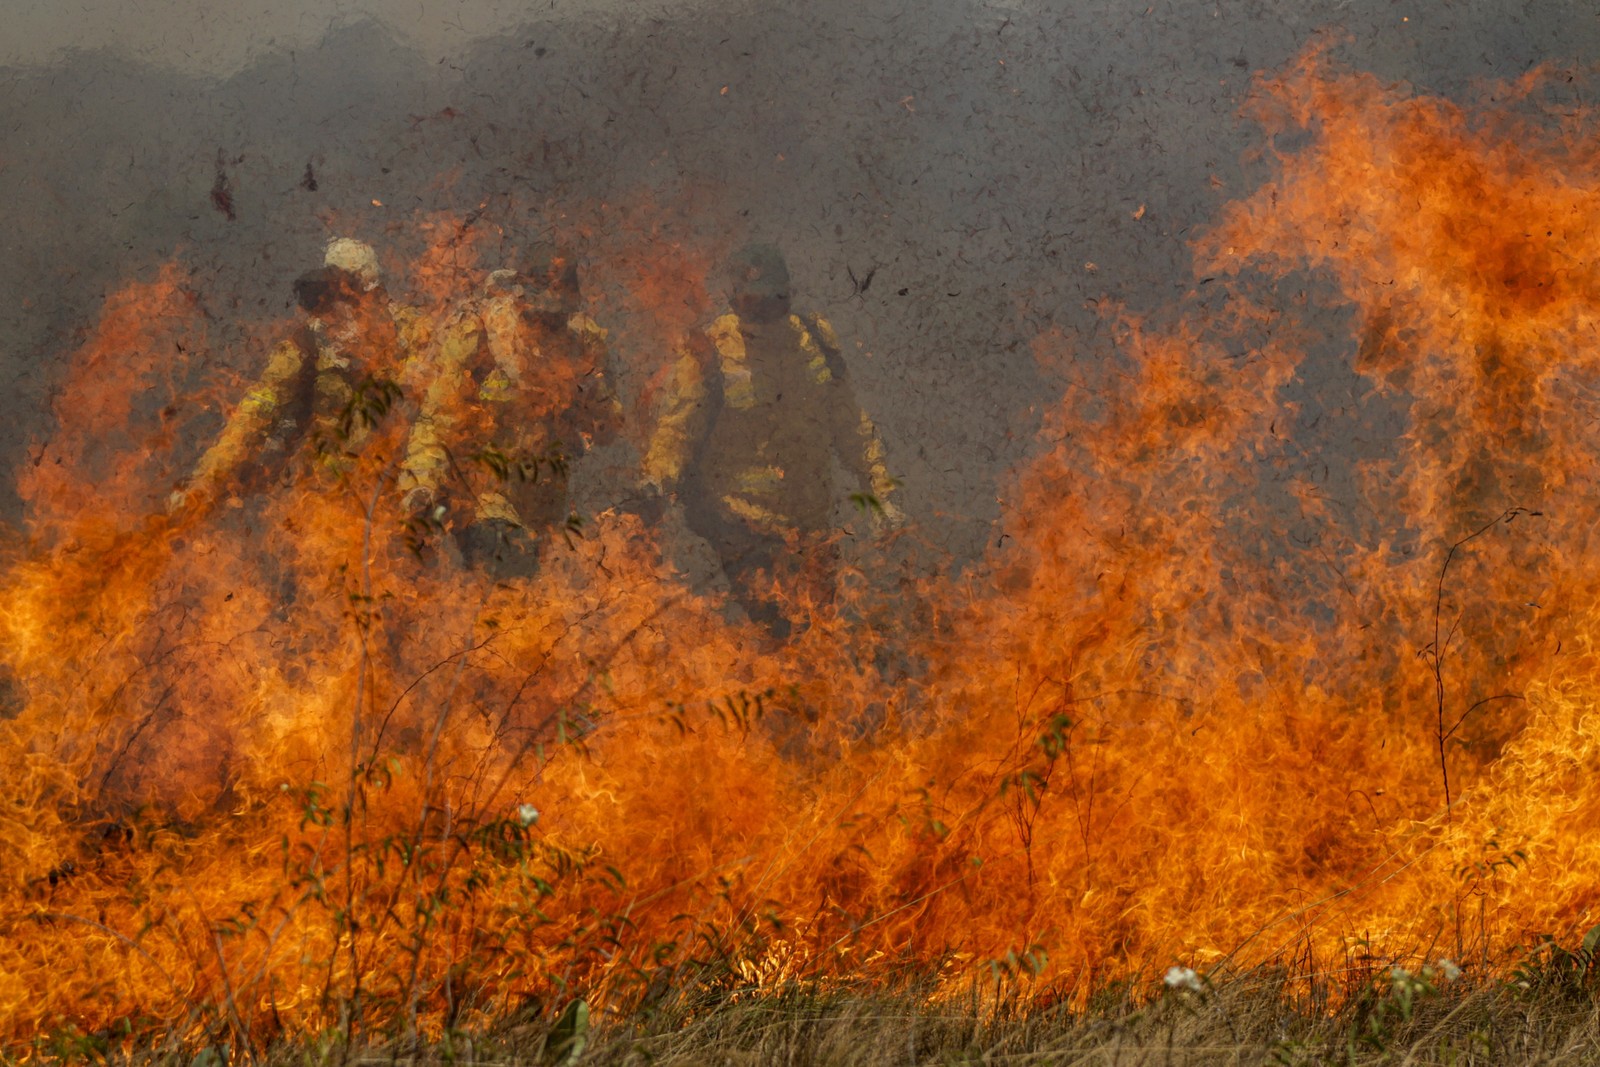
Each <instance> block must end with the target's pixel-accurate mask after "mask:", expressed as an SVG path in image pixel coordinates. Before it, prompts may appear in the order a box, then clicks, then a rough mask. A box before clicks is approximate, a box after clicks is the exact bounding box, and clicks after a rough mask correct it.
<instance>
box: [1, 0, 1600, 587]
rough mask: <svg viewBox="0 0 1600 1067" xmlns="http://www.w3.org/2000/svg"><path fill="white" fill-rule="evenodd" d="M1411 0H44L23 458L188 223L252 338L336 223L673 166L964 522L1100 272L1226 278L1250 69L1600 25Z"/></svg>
mask: <svg viewBox="0 0 1600 1067" xmlns="http://www.w3.org/2000/svg"><path fill="white" fill-rule="evenodd" d="M97 6H98V8H99V10H96V7H97ZM1411 6H1412V7H1414V10H1408V9H1407V5H1403V4H1396V3H1393V2H1391V0H1319V2H1302V0H1283V2H1276V0H1274V2H1266V0H1256V2H1248V3H1197V2H1194V0H1150V2H1147V0H1133V2H1120V0H1119V2H1106V0H1086V2H1073V3H1045V2H1039V0H1013V2H1002V0H989V2H977V0H973V2H965V3H951V2H945V3H938V4H933V3H928V2H926V0H817V2H811V3H805V4H793V5H782V4H765V3H758V4H717V5H704V6H674V7H667V6H661V7H656V8H649V9H645V8H640V7H639V6H638V5H632V4H622V3H588V4H585V5H581V6H580V5H573V4H565V5H559V4H554V3H552V4H550V5H548V6H541V5H524V4H511V3H496V2H493V0H480V2H478V3H464V4H455V3H452V4H435V3H428V2H423V3H418V2H410V3H403V2H400V0H393V2H386V3H381V4H371V5H367V6H356V5H350V4H346V5H342V6H333V7H330V6H329V5H327V4H316V5H312V4H305V5H303V6H297V5H290V4H280V5H278V6H276V7H271V6H267V7H263V8H262V10H261V12H260V13H257V14H255V15H251V16H248V17H240V18H237V19H235V18H234V17H233V16H231V15H226V16H225V15H224V14H222V12H223V9H224V7H225V5H221V4H209V3H201V2H200V0H188V2H185V3H171V4H168V5H165V7H166V11H165V13H164V16H165V17H164V19H163V20H162V21H160V22H152V21H150V18H149V15H148V13H144V14H141V15H139V16H138V17H137V18H135V17H134V16H132V15H130V14H129V12H132V11H134V10H135V9H134V8H131V7H129V6H128V5H121V4H113V3H111V2H110V0H102V2H101V3H100V4H98V5H88V6H87V8H86V7H85V6H84V5H74V6H72V7H71V8H70V10H69V9H65V8H63V9H57V8H54V7H48V6H46V5H37V6H36V8H35V9H34V10H32V11H29V12H25V13H23V14H22V15H20V16H18V15H15V14H14V13H13V15H11V16H10V19H11V22H10V30H11V32H10V33H9V35H8V41H7V42H6V44H5V45H4V46H3V47H5V48H7V49H9V51H7V52H6V53H4V57H3V58H4V59H6V60H7V61H9V62H10V63H11V64H12V65H11V66H9V67H6V68H3V69H0V82H3V84H4V86H5V92H4V95H3V96H0V129H3V130H4V134H3V140H0V196H3V202H4V203H5V205H6V210H5V212H4V214H3V216H0V233H3V247H4V248H5V250H6V252H7V254H6V255H5V256H3V257H0V292H4V293H5V294H7V299H6V300H5V302H4V305H3V307H0V353H3V354H0V388H4V389H5V391H6V394H7V396H8V398H9V399H8V401H7V410H6V414H7V418H6V419H5V420H4V422H3V424H0V456H3V457H6V459H7V460H8V461H10V462H9V463H8V466H14V465H15V464H18V463H23V462H27V461H28V458H29V456H30V445H31V444H33V443H34V442H37V441H39V440H42V439H44V438H45V437H46V436H47V435H48V434H49V433H50V432H51V416H50V410H51V403H52V402H54V403H56V404H57V405H59V404H62V403H70V402H71V398H70V397H56V398H54V400H52V390H53V389H54V387H55V386H56V384H57V383H58V381H59V377H60V372H61V368H62V363H63V359H64V356H65V355H66V354H67V353H69V352H70V351H71V350H72V348H73V346H74V344H76V343H77V342H78V341H79V340H81V337H82V334H83V331H84V330H85V329H86V328H87V327H88V326H90V325H91V324H92V323H93V322H94V319H95V316H96V314H97V312H98V309H99V306H100V302H101V300H102V298H103V297H104V295H105V294H106V293H107V292H108V291H111V290H113V289H115V288H116V287H117V286H119V285H120V284H122V283H123V282H125V281H127V280H129V279H132V278H137V277H144V276H148V275H149V274H150V273H151V272H153V270H154V269H155V267H156V265H157V264H159V263H161V262H162V261H164V260H166V259H168V258H171V257H174V256H176V257H178V258H179V259H181V260H182V261H183V262H185V263H188V264H191V265H193V266H195V267H197V268H198V270H199V272H200V277H201V278H203V279H204V281H205V292H204V293H203V294H202V298H203V302H204V305H205V307H206V310H207V312H208V314H210V315H212V316H213V318H214V320H215V321H216V322H217V323H218V324H219V326H218V328H219V330H220V331H221V332H222V336H224V337H225V336H226V331H227V329H228V327H227V323H228V322H229V321H230V319H231V318H234V317H237V318H241V319H242V318H244V317H245V316H246V314H250V315H256V316H261V315H265V314H267V313H269V312H272V311H274V310H283V309H286V308H287V305H288V302H289V296H290V284H289V283H290V281H291V279H292V278H293V277H294V276H295V275H296V274H297V273H299V272H300V271H302V270H303V269H305V268H306V267H307V266H308V265H314V264H315V263H316V261H317V259H318V256H319V254H320V247H321V244H322V242H323V240H324V239H325V238H326V236H327V235H328V234H329V233H330V232H331V231H330V227H337V228H338V229H340V230H341V231H344V232H352V233H354V234H355V235H357V236H362V237H364V238H367V239H369V240H372V241H374V243H376V244H379V245H380V246H384V245H388V246H393V247H396V248H401V247H404V246H405V245H406V243H407V242H412V243H413V244H414V245H416V247H420V244H419V243H418V242H419V241H420V238H418V237H417V236H416V235H414V234H408V233H406V232H404V230H403V227H399V226H397V224H398V223H401V222H403V221H404V220H406V219H409V218H411V217H412V213H414V212H417V211H423V210H431V209H452V210H455V211H458V212H462V213H465V212H468V211H471V210H473V209H475V208H476V207H477V206H478V205H480V204H487V205H489V209H488V210H489V211H490V212H492V213H493V214H494V215H495V217H496V218H497V219H498V220H499V221H502V222H505V223H507V224H508V225H510V226H511V227H512V228H513V230H514V231H515V230H516V229H517V228H518V227H521V228H523V229H524V230H526V231H527V234H528V236H536V235H537V231H538V230H539V229H540V227H541V217H540V214H541V212H543V211H547V210H549V209H550V205H552V204H561V203H569V202H570V203H577V202H579V201H580V200H585V201H598V200H606V199H608V198H617V199H624V200H628V199H636V198H638V197H639V196H640V195H641V194H646V193H647V194H649V195H650V197H651V198H652V201H653V202H654V203H655V204H657V205H659V206H660V209H661V211H662V212H663V214H664V215H665V216H666V217H667V218H668V219H669V220H671V223H672V226H673V227H675V229H674V231H673V232H675V233H676V234H677V235H679V236H680V237H682V238H684V239H688V240H696V239H705V240H707V241H712V240H719V239H720V240H726V239H728V237H729V235H733V236H737V237H742V236H752V237H760V238H761V239H763V240H767V241H772V242H775V243H778V244H780V245H782V246H783V247H784V248H785V249H786V251H787V252H788V254H789V257H790V266H791V270H792V272H793V275H794V279H795V284H796V292H797V301H798V303H800V304H803V305H805V306H808V307H811V308H815V309H816V310H819V311H821V312H823V313H824V314H826V315H828V316H829V317H831V318H832V319H833V321H834V323H835V325H836V326H837V327H838V329H839V332H840V334H841V336H842V337H843V338H844V340H845V344H846V350H847V354H848V355H849V356H851V357H852V359H853V363H852V370H853V371H854V373H855V376H856V378H857V380H858V390H859V393H860V395H861V398H862V399H863V401H864V402H865V404H866V405H867V406H868V407H869V408H870V409H871V410H872V411H873V413H874V414H875V416H876V417H877V419H878V421H879V424H880V426H881V429H882V431H883V436H884V438H885V440H886V443H887V447H888V450H889V454H890V455H889V458H890V467H891V469H892V470H893V472H894V473H896V474H897V475H899V476H901V477H902V478H903V479H904V481H905V486H906V488H905V495H904V503H905V506H906V508H907V510H908V511H910V512H911V513H912V515H913V517H916V518H921V519H924V520H931V519H935V518H936V517H938V518H939V522H938V523H937V524H936V527H935V529H936V534H935V538H936V540H939V541H940V542H941V543H942V547H944V548H946V549H948V550H950V551H951V552H953V553H955V554H956V555H957V556H958V557H969V556H971V555H972V554H974V553H975V552H977V551H979V550H980V549H981V546H982V544H983V543H984V542H985V541H986V540H987V539H990V538H992V537H994V536H996V532H995V531H994V530H993V529H992V524H993V522H994V520H995V519H996V516H997V514H998V508H997V504H996V497H997V494H999V493H1001V492H1003V486H1004V479H1005V474H1006V472H1007V471H1008V470H1011V469H1014V468H1015V467H1016V466H1017V465H1018V464H1019V463H1020V462H1021V461H1023V460H1024V459H1025V458H1026V457H1027V456H1028V455H1029V454H1030V452H1031V451H1032V450H1033V449H1034V448H1035V447H1036V443H1035V439H1036V434H1037V427H1038V420H1037V411H1038V408H1039V406H1040V405H1042V404H1046V403H1049V402H1051V399H1052V391H1053V387H1052V386H1051V385H1050V384H1049V383H1048V382H1047V381H1046V380H1045V379H1044V378H1043V377H1042V376H1041V374H1040V372H1039V371H1038V369H1037V368H1036V365H1035V361H1034V357H1033V354H1032V352H1031V350H1030V344H1031V342H1032V341H1033V340H1034V338H1036V337H1037V336H1038V335H1040V334H1041V333H1042V332H1043V331H1045V330H1047V329H1051V328H1055V329H1058V330H1060V331H1062V332H1063V333H1064V334H1065V335H1066V336H1067V337H1069V338H1071V339H1073V342H1074V343H1075V344H1077V345H1079V346H1080V347H1081V348H1082V349H1083V351H1084V352H1086V353H1092V352H1093V351H1094V350H1095V347H1096V346H1097V345H1103V344H1104V343H1105V342H1104V340H1103V338H1102V337H1101V334H1102V327H1101V319H1100V317H1099V313H1098V312H1097V311H1096V310H1095V305H1096V304H1097V303H1098V302H1100V301H1102V300H1103V299H1105V298H1110V299H1111V300H1113V301H1117V302H1121V303H1123V304H1125V305H1126V306H1128V307H1129V308H1130V309H1132V310H1134V311H1136V312H1141V313H1147V314H1152V315H1156V316H1158V317H1159V316H1160V315H1162V314H1166V313H1168V310H1167V309H1171V308H1172V307H1173V306H1174V305H1175V303H1176V301H1177V299H1178V298H1179V297H1180V296H1181V295H1182V294H1183V293H1185V292H1187V291H1189V290H1190V289H1192V288H1193V287H1194V285H1195V283H1196V279H1195V278H1194V277H1193V274H1192V271H1191V269H1190V266H1189V253H1188V250H1187V245H1186V241H1187V240H1188V238H1189V236H1190V235H1191V232H1192V231H1193V230H1194V229H1195V228H1196V227H1198V226H1202V225H1204V224H1205V223H1206V222H1208V221H1209V220H1210V219H1212V218H1214V217H1215V213H1216V211H1217V208H1218V206H1219V205H1220V204H1221V203H1223V202H1224V201H1225V200H1227V199H1229V198H1231V197H1235V196H1239V195H1243V194H1244V193H1245V192H1246V191H1248V189H1249V188H1250V187H1251V183H1252V181H1253V180H1254V178H1255V177H1256V174H1255V172H1254V171H1252V170H1249V169H1247V168H1246V167H1245V166H1244V165H1242V164H1241V162H1240V161H1241V159H1243V158H1244V156H1245V153H1246V150H1247V149H1248V148H1249V147H1250V146H1251V145H1252V144H1254V143H1256V142H1257V141H1258V140H1259V138H1258V135H1257V132H1256V131H1255V130H1254V129H1253V128H1252V126H1251V125H1250V123H1249V122H1248V121H1247V120H1246V119H1243V118H1241V117H1240V116H1239V106H1240V104H1241V101H1242V100H1243V99H1244V96H1245V94H1246V92H1247V90H1248V87H1249V84H1250V78H1251V74H1252V72H1254V71H1257V70H1262V69H1272V68H1275V67H1278V66H1280V65H1281V64H1283V63H1285V62H1287V61H1288V60H1290V59H1291V58H1292V57H1293V56H1294V55H1296V54H1297V53H1298V52H1299V51H1300V50H1301V49H1303V48H1304V47H1305V46H1306V45H1307V44H1308V43H1309V42H1311V41H1312V40H1313V39H1315V38H1316V37H1317V35H1318V34H1319V33H1322V32H1324V31H1326V30H1329V29H1333V30H1336V31H1338V32H1339V33H1341V34H1342V35H1343V37H1342V43H1341V44H1339V45H1337V46H1336V48H1335V49H1334V52H1333V54H1334V56H1335V57H1337V58H1338V59H1340V60H1342V61H1344V62H1346V63H1348V64H1350V65H1351V66H1354V67H1356V68H1359V69H1363V70H1369V71H1372V72H1374V73H1375V74H1376V75H1378V76H1379V77H1380V78H1383V79H1386V80H1392V81H1405V82H1409V83H1412V84H1413V85H1415V86H1417V87H1418V88H1419V89H1421V90H1425V91H1430V92H1439V93H1444V94H1447V95H1454V94H1460V93H1462V92H1463V91H1464V90H1465V89H1466V87H1467V86H1468V85H1469V83H1470V82H1471V81H1472V80H1473V79H1475V78H1505V77H1512V76H1516V75H1519V74H1521V73H1523V72H1524V71H1525V70H1527V69H1528V68H1529V67H1530V66H1532V65H1534V64H1537V63H1542V62H1555V63H1562V62H1570V61H1572V60H1574V59H1577V58H1580V57H1587V56H1590V55H1593V54H1595V53H1596V50H1597V46H1600V25H1597V20H1596V19H1595V18H1594V17H1593V13H1592V11H1589V10H1587V8H1586V7H1580V5H1577V4H1567V3H1561V4H1548V5H1544V6H1543V7H1542V8H1540V9H1539V11H1538V13H1537V15H1536V16H1535V15H1533V14H1529V13H1528V12H1530V11H1531V10H1532V9H1531V8H1528V7H1527V6H1526V5H1523V4H1520V3H1517V4H1513V3H1509V2H1499V0H1497V2H1491V3H1462V4H1456V5H1450V4H1441V3H1438V2H1436V0H1430V2H1429V3H1426V4H1417V5H1411ZM227 7H228V10H230V11H231V9H232V8H231V5H228V6H227ZM58 10H59V11H60V13H59V14H58V13H57V11H58ZM329 11H332V12H333V21H330V18H329V16H328V14H327V12H329ZM369 15H370V16H376V17H366V16H369ZM1403 19H1405V21H1403ZM63 49H65V50H64V51H63ZM219 170H220V171H221V172H223V173H224V174H225V176H226V179H227V183H228V189H229V195H230V197H231V207H232V208H233V215H234V217H233V218H231V219H230V218H229V217H228V216H227V214H226V213H225V212H224V211H222V210H220V209H219V208H218V206H217V204H216V203H215V201H214V198H213V197H212V192H213V190H214V189H215V187H216V183H217V180H218V173H219ZM308 176H310V177H314V182H312V181H308V180H307V178H308ZM313 184H314V185H315V188H314V189H313V188H311V186H312V185H313ZM374 200H379V201H382V203H383V205H384V206H383V207H381V208H380V207H375V206H373V203H372V202H373V201H374ZM1141 208H1142V209H1143V210H1142V211H1141V210H1140V209H1141ZM513 236H515V234H513ZM869 277H870V278H871V282H870V284H863V279H866V278H869ZM1330 336H1332V337H1334V339H1335V340H1334V342H1333V343H1332V345H1331V347H1332V349H1339V346H1340V345H1342V344H1344V341H1341V340H1339V339H1338V336H1339V335H1338V331H1333V332H1332V334H1331V335H1330ZM1347 336H1348V335H1347V334H1346V337H1347ZM626 340H627V339H626V337H623V338H621V339H620V342H621V343H626ZM858 342H859V344H858ZM243 350H244V346H243V345H242V344H240V345H237V346H233V347H231V348H229V349H228V351H238V352H242V351H243ZM1347 356H1348V352H1342V351H1337V350H1331V351H1330V352H1329V353H1326V354H1324V357H1325V358H1323V359H1322V360H1321V361H1320V362H1316V363H1314V364H1312V367H1313V369H1312V370H1309V371H1308V372H1307V373H1308V377H1307V380H1306V381H1305V382H1303V383H1301V384H1300V385H1298V386H1297V397H1296V398H1297V399H1298V400H1299V401H1300V402H1301V403H1302V404H1304V405H1306V407H1307V410H1308V412H1309V414H1308V416H1307V419H1306V420H1305V421H1307V422H1308V423H1309V422H1310V421H1311V418H1310V416H1311V415H1315V414H1316V413H1317V412H1318V411H1319V410H1320V409H1321V408H1324V407H1326V408H1328V409H1329V410H1330V411H1333V410H1336V409H1337V408H1338V407H1339V406H1340V404H1341V403H1342V400H1341V397H1343V396H1345V395H1346V394H1347V392H1348V391H1349V388H1350V386H1351V376H1350V372H1349V371H1348V369H1347V365H1346V358H1347ZM1316 368H1320V369H1316ZM240 369H241V370H242V371H246V372H247V371H248V370H250V368H248V367H241V368H240ZM589 503H590V504H603V501H600V500H594V499H591V500H590V501H589ZM0 515H3V516H5V517H7V518H9V519H12V520H15V519H16V518H17V517H18V515H19V507H18V504H17V499H16V496H15V492H14V488H13V487H12V486H11V485H9V484H5V485H3V487H0Z"/></svg>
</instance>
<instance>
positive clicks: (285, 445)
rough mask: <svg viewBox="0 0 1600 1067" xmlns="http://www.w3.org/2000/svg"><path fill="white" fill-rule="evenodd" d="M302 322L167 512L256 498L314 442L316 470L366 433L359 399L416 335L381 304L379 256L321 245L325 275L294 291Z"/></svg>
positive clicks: (343, 241) (403, 315)
mask: <svg viewBox="0 0 1600 1067" xmlns="http://www.w3.org/2000/svg"><path fill="white" fill-rule="evenodd" d="M294 291H295V300H296V302H297V303H298V305H299V307H300V311H301V313H302V316H303V321H302V323H301V325H300V328H299V329H297V330H295V332H294V333H293V334H291V335H290V336H289V337H287V338H285V339H284V340H282V341H280V342H279V343H278V344H277V345H276V346H275V347H274V348H273V350H272V353H271V355H270V356H269V357H268V360H267V367H266V370H265V372H264V373H263V374H262V376H261V378H260V379H259V380H258V381H257V382H256V384H255V385H254V386H253V387H252V388H251V389H250V391H249V392H248V393H246V394H245V397H244V399H243V400H242V401H241V402H240V403H239V406H238V407H237V408H236V409H235V410H234V412H233V414H232V415H231V416H230V417H229V419H228V421H227V423H226V425H224V427H223V429H222V432H221V434H220V435H219V436H218V438H217V440H216V442H215V443H214V444H213V445H212V446H211V447H210V448H209V449H207V450H206V452H205V454H204V455H202V456H201V457H200V461H199V462H198V463H197V464H196V465H195V469H194V472H193V473H192V474H191V475H190V477H189V478H188V479H187V481H186V482H185V483H184V484H183V486H182V487H180V488H179V489H178V490H177V491H176V492H174V493H173V494H172V497H171V498H170V500H169V502H168V510H169V511H171V512H174V513H176V512H181V511H185V510H188V509H191V508H194V507H197V506H200V505H203V504H207V503H210V502H212V501H214V500H215V499H216V498H217V497H218V496H220V495H222V494H223V493H224V492H226V491H229V490H243V491H247V492H248V491H259V490H261V489H262V488H264V487H265V485H266V483H267V482H268V481H269V480H270V479H271V477H272V476H273V475H286V474H287V473H288V470H289V467H290V464H291V461H292V460H293V459H294V458H295V454H296V453H297V452H298V451H299V446H300V445H301V444H302V443H303V442H304V441H305V440H306V439H308V438H310V439H312V440H313V441H315V442H317V444H318V446H319V447H318V450H317V453H318V456H319V459H320V461H321V465H322V466H325V467H333V468H337V467H338V466H339V463H340V460H339V457H340V456H341V455H342V454H345V453H348V452H349V451H350V450H352V449H353V448H355V447H357V446H359V444H360V443H361V440H362V439H363V438H364V437H365V436H366V435H367V433H368V426H367V425H366V424H365V423H364V422H363V421H362V420H359V419H356V420H352V419H350V417H349V412H350V407H351V404H352V401H353V400H354V399H355V398H356V395H357V391H358V390H362V389H366V388H369V387H370V386H371V383H372V382H373V381H375V380H385V381H386V380H388V379H389V377H391V376H392V375H394V374H396V373H398V370H399V368H400V366H401V364H402V362H403V360H404V358H405V352H406V350H407V347H408V345H409V344H411V343H412V342H413V341H414V340H415V339H416V336H417V334H418V332H419V330H420V325H419V323H418V321H417V319H416V316H415V314H414V313H413V312H411V311H409V309H402V308H398V307H396V306H394V305H391V304H390V303H389V300H388V298H387V296H386V295H385V293H384V291H383V287H382V284H381V278H380V274H379V270H378V259H377V255H376V254H375V253H374V252H373V250H372V248H371V246H370V245H367V244H364V243H362V242H360V241H356V240H353V239H351V238H348V237H340V238H335V239H334V240H332V241H330V242H329V243H328V245H327V248H326V251H325V254H324V257H323V266H322V267H321V268H320V269H318V270H313V271H309V272H307V273H306V274H303V275H301V276H300V277H299V278H297V279H296V280H295V283H294Z"/></svg>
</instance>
